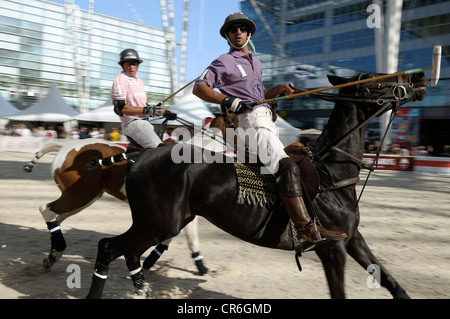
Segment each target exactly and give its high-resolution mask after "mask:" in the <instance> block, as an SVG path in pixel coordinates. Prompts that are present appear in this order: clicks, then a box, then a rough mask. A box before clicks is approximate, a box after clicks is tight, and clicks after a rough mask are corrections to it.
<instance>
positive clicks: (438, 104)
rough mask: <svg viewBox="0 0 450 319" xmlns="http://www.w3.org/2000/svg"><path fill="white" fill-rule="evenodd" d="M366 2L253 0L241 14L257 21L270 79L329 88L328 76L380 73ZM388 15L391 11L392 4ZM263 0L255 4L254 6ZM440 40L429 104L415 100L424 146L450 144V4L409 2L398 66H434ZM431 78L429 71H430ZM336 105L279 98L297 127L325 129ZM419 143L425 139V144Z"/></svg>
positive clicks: (266, 76) (268, 83)
mask: <svg viewBox="0 0 450 319" xmlns="http://www.w3.org/2000/svg"><path fill="white" fill-rule="evenodd" d="M373 2H375V1H361V0H343V1H329V0H328V1H327V0H317V1H310V0H252V1H249V0H246V1H241V11H242V12H243V13H245V14H246V15H247V16H249V18H251V19H252V20H253V21H254V22H255V23H256V25H257V32H256V33H255V35H254V36H253V37H252V40H253V43H254V44H255V47H256V51H257V56H258V57H259V58H260V59H261V60H262V62H263V67H264V74H263V76H264V83H265V85H266V87H270V86H271V85H273V84H276V83H282V82H292V83H294V84H295V85H296V86H297V87H301V88H307V89H312V88H317V87H328V86H330V85H331V84H330V83H329V82H328V81H327V78H326V75H327V74H335V75H339V76H353V75H355V74H357V73H360V72H376V71H377V65H376V47H375V29H373V28H369V27H368V24H367V20H368V18H369V16H370V15H371V14H372V12H371V11H369V12H368V10H367V8H368V6H369V5H371V4H372V3H373ZM381 3H382V4H383V7H381V8H382V12H386V10H387V9H386V3H387V1H386V0H384V1H381ZM255 4H256V5H255ZM434 45H441V46H442V64H441V77H440V80H439V83H438V86H437V87H436V88H432V87H431V86H429V87H428V95H427V97H426V98H425V100H424V101H420V102H419V101H417V102H413V103H408V104H406V105H405V106H404V107H405V108H408V109H413V110H414V112H412V113H411V114H414V116H416V117H417V118H416V121H417V122H418V125H419V126H420V130H419V131H420V133H418V134H419V135H420V136H419V137H418V139H419V140H420V142H421V143H422V144H430V143H435V141H434V140H436V139H439V140H440V142H438V143H437V144H439V145H436V146H437V147H441V146H442V145H441V144H450V81H449V73H450V64H449V59H450V54H449V48H450V1H448V0H447V1H442V0H441V1H439V0H405V1H403V5H402V20H401V33H400V45H399V56H398V70H399V71H402V70H410V69H414V68H421V67H427V66H431V63H432V56H433V47H434ZM425 74H426V75H427V76H428V77H430V71H427V72H425ZM332 108H333V104H332V103H328V102H324V101H320V100H316V99H302V100H300V99H295V100H289V101H283V102H280V103H279V113H280V114H281V115H282V116H284V117H285V118H286V119H287V120H288V121H289V122H290V123H292V124H293V125H295V126H297V127H299V128H302V129H306V128H312V127H314V128H318V129H321V128H323V126H324V125H325V123H326V121H327V119H328V116H329V115H330V113H331V109H332ZM418 143H419V142H418Z"/></svg>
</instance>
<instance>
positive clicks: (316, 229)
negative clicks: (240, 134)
mask: <svg viewBox="0 0 450 319" xmlns="http://www.w3.org/2000/svg"><path fill="white" fill-rule="evenodd" d="M280 170H281V172H280V180H279V181H278V189H279V192H280V198H281V201H282V203H283V206H284V208H285V209H286V212H287V213H288V215H289V217H290V218H291V220H292V222H293V224H294V228H295V230H296V231H297V237H298V239H299V242H300V244H299V245H298V246H297V247H295V250H296V251H297V252H302V251H305V250H306V249H308V248H311V246H313V245H315V243H316V242H317V241H320V240H324V239H327V240H341V239H345V238H347V234H346V233H344V232H340V231H331V230H327V229H325V228H323V227H321V226H318V225H316V223H315V222H314V220H313V219H311V216H310V215H309V213H308V210H307V208H306V206H305V202H304V201H303V198H302V187H301V182H300V169H299V168H298V166H297V164H296V163H295V162H294V161H293V160H292V159H291V158H290V157H286V158H283V159H281V160H280Z"/></svg>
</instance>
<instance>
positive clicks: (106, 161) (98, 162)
mask: <svg viewBox="0 0 450 319" xmlns="http://www.w3.org/2000/svg"><path fill="white" fill-rule="evenodd" d="M126 159H128V158H127V155H126V153H119V154H117V155H114V156H110V157H105V158H94V159H93V160H91V161H90V162H89V164H88V168H89V169H96V168H100V167H102V166H111V165H112V164H114V163H119V162H122V161H124V160H126Z"/></svg>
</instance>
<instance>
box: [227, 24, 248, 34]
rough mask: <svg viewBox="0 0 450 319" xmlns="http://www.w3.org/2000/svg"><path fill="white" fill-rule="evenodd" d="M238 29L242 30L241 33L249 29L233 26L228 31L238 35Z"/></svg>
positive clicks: (243, 26)
mask: <svg viewBox="0 0 450 319" xmlns="http://www.w3.org/2000/svg"><path fill="white" fill-rule="evenodd" d="M238 29H239V30H241V32H247V31H248V28H247V26H245V25H233V26H231V27H230V28H229V29H228V31H231V32H232V33H236V32H237V30H238Z"/></svg>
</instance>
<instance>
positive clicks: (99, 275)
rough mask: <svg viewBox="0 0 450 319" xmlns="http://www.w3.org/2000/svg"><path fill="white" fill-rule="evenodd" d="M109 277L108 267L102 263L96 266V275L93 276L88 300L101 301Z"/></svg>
mask: <svg viewBox="0 0 450 319" xmlns="http://www.w3.org/2000/svg"><path fill="white" fill-rule="evenodd" d="M107 276H108V267H107V266H105V265H102V264H100V263H98V262H97V263H96V264H95V269H94V274H93V275H92V283H91V288H90V289H89V293H88V295H87V296H86V299H100V298H101V296H102V293H103V288H104V287H105V283H106V278H107Z"/></svg>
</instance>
